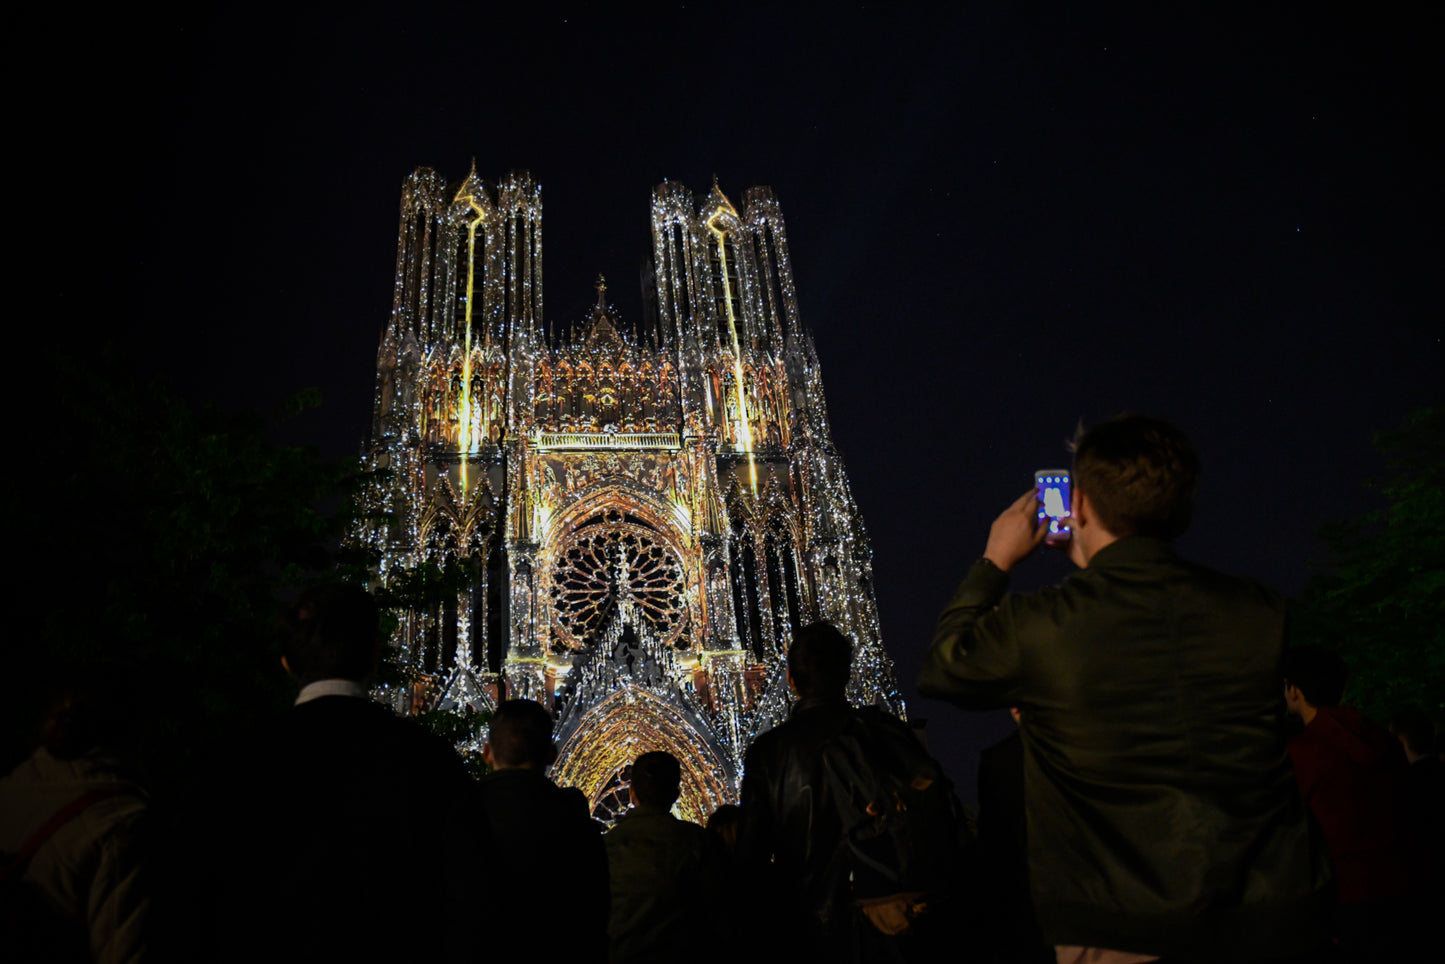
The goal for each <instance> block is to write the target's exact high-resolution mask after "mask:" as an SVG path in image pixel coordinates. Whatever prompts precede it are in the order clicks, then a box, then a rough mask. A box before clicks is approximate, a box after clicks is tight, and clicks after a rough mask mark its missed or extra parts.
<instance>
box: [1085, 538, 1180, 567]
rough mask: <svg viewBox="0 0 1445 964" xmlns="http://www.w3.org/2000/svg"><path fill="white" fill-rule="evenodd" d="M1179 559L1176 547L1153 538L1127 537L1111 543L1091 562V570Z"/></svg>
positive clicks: (1095, 555) (1096, 554) (1095, 554)
mask: <svg viewBox="0 0 1445 964" xmlns="http://www.w3.org/2000/svg"><path fill="white" fill-rule="evenodd" d="M1176 558H1178V557H1177V556H1176V555H1175V553H1174V546H1173V545H1172V544H1171V543H1169V542H1166V541H1165V540H1163V539H1156V538H1154V537H1153V536H1125V537H1124V538H1122V539H1116V540H1114V541H1113V542H1111V543H1109V544H1108V545H1107V546H1105V547H1104V548H1102V549H1100V550H1099V551H1098V552H1096V553H1094V558H1092V559H1090V560H1089V566H1088V568H1090V569H1111V568H1114V567H1117V566H1131V565H1136V564H1138V563H1141V562H1144V563H1150V562H1167V561H1169V560H1171V559H1176Z"/></svg>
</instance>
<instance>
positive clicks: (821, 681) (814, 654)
mask: <svg viewBox="0 0 1445 964" xmlns="http://www.w3.org/2000/svg"><path fill="white" fill-rule="evenodd" d="M852 668H853V644H852V643H850V642H848V637H847V636H844V635H843V634H842V633H840V632H839V631H838V627H836V626H834V625H833V624H832V623H828V622H822V621H819V622H816V623H809V624H808V625H806V626H804V627H803V628H802V629H800V630H798V634H797V635H796V636H794V637H793V645H792V646H789V647H788V671H789V672H790V673H792V674H793V683H794V685H796V686H797V687H798V692H799V694H801V695H803V696H824V697H831V696H841V695H843V691H844V690H846V689H847V688H848V676H849V675H850V674H851V672H852Z"/></svg>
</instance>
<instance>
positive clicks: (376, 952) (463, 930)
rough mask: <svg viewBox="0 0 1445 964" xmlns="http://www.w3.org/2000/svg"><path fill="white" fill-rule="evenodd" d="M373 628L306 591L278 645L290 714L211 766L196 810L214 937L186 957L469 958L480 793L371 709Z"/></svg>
mask: <svg viewBox="0 0 1445 964" xmlns="http://www.w3.org/2000/svg"><path fill="white" fill-rule="evenodd" d="M377 615H378V614H377V607H376V604H375V602H374V601H373V600H372V598H371V596H370V595H368V594H367V593H366V592H365V591H363V590H361V589H359V588H357V587H354V586H327V587H321V588H315V589H312V590H309V591H307V592H305V593H303V595H302V597H301V599H300V601H299V602H298V603H297V604H296V606H295V607H294V609H293V610H292V612H291V614H290V617H289V619H288V621H287V628H288V632H287V633H286V634H285V637H284V638H283V641H282V647H283V651H284V654H285V655H284V658H283V664H284V665H285V666H286V667H287V669H288V670H289V671H290V672H291V674H292V675H293V676H295V677H296V679H297V681H298V682H300V683H301V684H302V685H301V691H300V693H299V694H298V696H297V697H296V702H295V704H294V705H293V706H292V708H291V709H290V710H289V711H288V712H287V713H286V714H285V715H284V716H283V717H282V718H281V719H279V720H277V721H275V723H274V724H273V725H271V726H270V727H268V728H267V729H265V730H264V731H263V732H261V733H259V734H256V735H255V736H254V738H253V739H249V740H247V741H246V744H245V745H244V746H243V747H242V748H241V749H240V750H239V751H238V753H237V754H236V756H235V757H234V758H228V759H223V760H222V761H221V767H220V770H221V772H220V773H219V774H218V775H217V777H216V779H215V780H214V781H213V782H212V784H211V785H210V787H209V789H208V791H207V793H206V794H205V795H204V796H203V797H202V798H201V799H200V801H199V804H200V806H202V807H204V808H206V812H205V813H204V814H203V815H202V818H203V819H205V818H209V819H206V822H207V823H208V824H209V832H208V833H207V834H206V835H205V836H204V837H203V838H202V839H200V840H197V841H196V842H195V849H196V856H197V858H198V859H199V861H200V866H199V868H198V869H197V879H196V883H197V884H199V885H200V886H202V887H203V888H206V892H207V894H208V896H209V897H210V898H212V899H211V900H210V904H211V907H212V912H211V914H210V922H211V925H212V931H211V933H210V934H209V938H208V939H209V941H210V943H211V946H210V947H209V948H197V949H196V952H197V953H196V956H202V957H204V956H207V953H206V952H207V950H209V951H210V953H211V954H212V955H213V956H215V957H216V958H218V959H221V960H234V961H260V960H265V961H276V960H295V961H317V960H406V959H410V958H412V957H414V956H415V955H416V954H418V953H420V952H422V951H425V953H426V954H427V956H436V957H438V958H443V959H447V960H468V959H471V958H472V957H474V956H476V953H477V949H478V945H477V941H476V938H475V934H474V933H473V932H472V929H471V926H470V922H471V920H472V917H473V915H474V914H475V912H476V908H477V906H479V905H482V904H484V903H485V899H484V898H485V896H486V895H485V894H484V893H483V891H482V889H481V882H482V877H481V875H480V873H479V872H478V869H477V868H479V867H480V866H482V863H483V857H484V854H485V851H486V848H485V840H484V839H483V838H481V837H480V836H479V834H478V828H477V821H476V819H475V813H476V796H475V790H476V785H475V783H474V782H473V781H472V780H471V778H470V777H469V776H468V774H467V771H466V769H465V767H464V766H463V764H462V762H461V760H460V759H459V758H458V756H457V754H456V751H455V750H454V749H453V748H452V747H451V746H449V745H448V744H446V743H445V742H444V741H442V740H441V739H439V738H438V737H436V736H435V735H433V734H432V733H430V732H428V731H427V730H425V729H423V728H422V727H421V726H419V725H418V724H416V723H415V722H413V721H411V720H405V719H401V718H399V717H397V716H395V715H393V714H392V712H391V711H390V710H389V709H387V708H386V707H384V706H381V705H380V704H377V703H374V702H372V701H371V700H370V699H369V698H368V697H367V690H366V687H365V681H366V680H367V679H368V678H369V677H370V676H371V675H372V673H373V672H374V671H375V668H376V663H377V657H378V654H379V646H380V637H379V634H378V624H377Z"/></svg>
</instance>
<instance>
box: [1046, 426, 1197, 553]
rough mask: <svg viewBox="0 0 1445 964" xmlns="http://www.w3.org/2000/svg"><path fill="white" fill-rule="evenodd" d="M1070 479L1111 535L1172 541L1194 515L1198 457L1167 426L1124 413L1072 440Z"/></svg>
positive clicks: (1183, 437) (1180, 436)
mask: <svg viewBox="0 0 1445 964" xmlns="http://www.w3.org/2000/svg"><path fill="white" fill-rule="evenodd" d="M1073 480H1074V491H1075V493H1076V494H1077V495H1085V496H1088V498H1089V504H1090V505H1091V506H1092V507H1093V510H1094V513H1095V514H1096V515H1097V516H1098V517H1099V521H1100V522H1102V523H1103V526H1104V528H1105V529H1107V530H1109V532H1111V533H1113V534H1114V535H1115V536H1117V537H1119V538H1123V537H1124V536H1132V535H1141V536H1154V537H1156V538H1159V539H1171V540H1172V539H1175V538H1178V537H1179V536H1180V535H1181V534H1183V532H1184V530H1185V529H1187V528H1189V520H1190V518H1191V517H1192V516H1193V514H1194V493H1195V491H1196V490H1197V489H1198V488H1199V456H1198V455H1196V454H1195V452H1194V446H1192V445H1190V444H1189V439H1187V438H1186V437H1185V436H1184V433H1183V432H1181V431H1179V429H1177V428H1175V427H1174V426H1172V425H1170V424H1169V423H1168V422H1164V421H1161V420H1160V419H1157V418H1149V417H1147V416H1144V415H1125V416H1121V417H1119V418H1116V419H1112V420H1111V421H1108V422H1101V423H1100V424H1098V425H1095V426H1093V427H1092V428H1090V429H1087V430H1085V431H1082V432H1081V433H1080V434H1079V435H1078V436H1077V437H1076V438H1075V440H1074V470H1073Z"/></svg>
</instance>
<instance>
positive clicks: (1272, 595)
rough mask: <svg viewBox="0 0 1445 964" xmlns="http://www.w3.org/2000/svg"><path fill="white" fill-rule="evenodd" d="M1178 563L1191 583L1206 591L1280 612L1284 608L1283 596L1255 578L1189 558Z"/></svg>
mask: <svg viewBox="0 0 1445 964" xmlns="http://www.w3.org/2000/svg"><path fill="white" fill-rule="evenodd" d="M1179 564H1180V566H1181V567H1182V568H1183V569H1184V571H1185V572H1187V573H1188V576H1189V578H1190V579H1191V580H1192V581H1193V583H1194V584H1195V585H1196V586H1197V587H1199V588H1200V589H1203V590H1205V591H1206V592H1210V593H1212V594H1214V595H1217V596H1219V597H1221V598H1229V599H1232V600H1234V601H1236V602H1240V603H1246V604H1252V605H1256V606H1261V607H1264V608H1268V609H1272V610H1277V611H1279V612H1280V613H1283V612H1284V610H1285V597H1284V596H1283V595H1281V594H1280V593H1279V592H1277V591H1275V590H1274V589H1271V588H1270V587H1269V586H1266V585H1265V584H1264V583H1262V582H1260V581H1258V580H1257V579H1251V578H1250V577H1248V576H1241V575H1238V574H1237V573H1231V572H1224V571H1223V570H1220V569H1215V568H1212V567H1210V566H1206V565H1204V564H1203V563H1200V562H1195V561H1193V560H1190V559H1180V560H1179Z"/></svg>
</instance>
